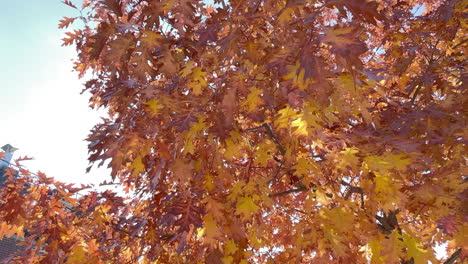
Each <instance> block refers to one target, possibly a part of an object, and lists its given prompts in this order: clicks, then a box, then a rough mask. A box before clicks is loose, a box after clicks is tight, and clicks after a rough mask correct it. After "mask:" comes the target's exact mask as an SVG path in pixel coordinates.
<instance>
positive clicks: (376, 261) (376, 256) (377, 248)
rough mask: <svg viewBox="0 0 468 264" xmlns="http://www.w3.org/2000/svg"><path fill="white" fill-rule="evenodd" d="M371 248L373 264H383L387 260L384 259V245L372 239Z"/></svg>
mask: <svg viewBox="0 0 468 264" xmlns="http://www.w3.org/2000/svg"><path fill="white" fill-rule="evenodd" d="M369 247H370V250H371V253H372V258H371V264H382V263H384V261H385V258H384V257H382V255H381V252H382V245H381V244H380V242H379V241H378V240H377V239H372V240H371V242H370V243H369Z"/></svg>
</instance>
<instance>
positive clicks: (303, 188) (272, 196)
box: [268, 187, 309, 198]
mask: <svg viewBox="0 0 468 264" xmlns="http://www.w3.org/2000/svg"><path fill="white" fill-rule="evenodd" d="M307 190H309V189H307V188H306V187H301V188H296V189H290V190H287V191H284V192H279V193H273V194H270V195H268V196H269V197H271V198H274V197H278V196H285V195H288V194H290V193H295V192H303V191H307Z"/></svg>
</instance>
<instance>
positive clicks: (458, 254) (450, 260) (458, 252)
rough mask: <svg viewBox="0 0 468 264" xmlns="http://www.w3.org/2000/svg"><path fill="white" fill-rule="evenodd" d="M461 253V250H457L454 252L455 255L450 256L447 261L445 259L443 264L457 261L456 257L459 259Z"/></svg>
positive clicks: (451, 263)
mask: <svg viewBox="0 0 468 264" xmlns="http://www.w3.org/2000/svg"><path fill="white" fill-rule="evenodd" d="M461 252H462V249H461V248H459V249H458V250H457V251H455V253H453V254H452V256H451V257H450V258H449V259H447V260H446V261H445V262H444V264H453V263H455V261H456V260H457V259H458V257H460V255H461Z"/></svg>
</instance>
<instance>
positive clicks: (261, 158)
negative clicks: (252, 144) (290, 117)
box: [255, 141, 275, 166]
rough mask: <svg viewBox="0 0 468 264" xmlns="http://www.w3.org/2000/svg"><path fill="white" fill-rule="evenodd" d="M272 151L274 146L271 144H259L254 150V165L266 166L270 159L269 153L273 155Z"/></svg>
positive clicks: (266, 142)
mask: <svg viewBox="0 0 468 264" xmlns="http://www.w3.org/2000/svg"><path fill="white" fill-rule="evenodd" d="M273 151H275V146H274V145H273V144H272V143H271V142H269V141H264V142H262V143H260V144H259V145H258V147H257V149H256V150H255V163H256V164H260V165H261V166H266V165H267V163H268V160H269V159H271V158H272V154H271V153H273Z"/></svg>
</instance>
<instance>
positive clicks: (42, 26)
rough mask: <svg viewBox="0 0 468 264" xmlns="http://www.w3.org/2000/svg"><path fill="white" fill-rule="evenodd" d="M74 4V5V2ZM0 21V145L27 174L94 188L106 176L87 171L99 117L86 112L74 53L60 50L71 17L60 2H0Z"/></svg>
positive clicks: (74, 12)
mask: <svg viewBox="0 0 468 264" xmlns="http://www.w3.org/2000/svg"><path fill="white" fill-rule="evenodd" d="M73 2H74V3H77V2H78V1H76V0H75V1H73ZM2 10H3V12H2V16H0V80H1V81H2V82H1V83H0V107H1V109H2V112H1V114H0V146H3V145H4V144H7V143H9V144H11V145H13V146H14V147H17V148H19V150H18V151H17V152H15V155H14V156H13V160H14V159H15V158H18V157H19V156H26V155H27V156H30V157H33V158H34V160H32V161H25V162H23V165H25V166H26V167H27V168H29V169H30V170H31V171H32V172H36V171H41V172H44V173H45V174H46V175H47V176H49V177H54V178H56V179H57V180H60V181H63V182H69V183H95V184H96V183H100V182H102V181H104V180H106V179H109V174H110V172H109V170H108V169H105V168H100V169H93V170H91V172H90V173H88V174H86V173H85V170H86V168H87V167H88V160H87V157H88V154H87V144H88V143H87V142H86V141H85V139H86V137H87V135H88V134H89V130H90V129H91V128H92V127H93V125H95V124H96V123H98V122H99V120H100V117H101V116H104V115H105V112H104V111H100V112H97V111H95V110H91V109H90V108H89V107H88V96H87V95H86V94H84V95H81V94H80V92H81V90H82V88H83V83H84V81H85V80H83V79H82V80H79V79H78V76H77V74H76V73H75V72H72V65H73V64H72V59H73V58H74V57H75V49H74V47H72V46H69V47H61V44H62V41H61V39H62V38H63V37H64V32H65V30H62V29H58V26H57V25H58V23H59V20H60V19H61V18H62V17H63V16H67V17H73V16H76V15H78V14H79V13H77V12H78V11H77V10H75V9H72V8H70V7H68V6H66V5H65V4H63V3H61V1H59V0H23V1H19V0H16V1H4V3H2Z"/></svg>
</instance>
